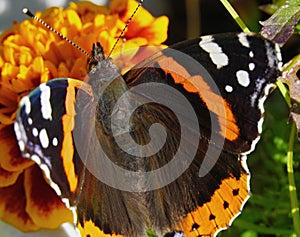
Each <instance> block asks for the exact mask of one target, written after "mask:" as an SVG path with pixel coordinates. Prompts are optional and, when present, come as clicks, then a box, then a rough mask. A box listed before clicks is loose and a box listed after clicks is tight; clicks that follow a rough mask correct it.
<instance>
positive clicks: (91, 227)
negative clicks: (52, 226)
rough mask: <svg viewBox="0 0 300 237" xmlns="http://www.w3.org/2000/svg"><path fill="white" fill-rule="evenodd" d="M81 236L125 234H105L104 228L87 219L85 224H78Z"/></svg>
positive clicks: (110, 236)
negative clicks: (101, 228)
mask: <svg viewBox="0 0 300 237" xmlns="http://www.w3.org/2000/svg"><path fill="white" fill-rule="evenodd" d="M77 228H78V230H79V232H80V235H81V236H84V237H86V236H91V237H94V236H97V237H123V235H116V234H105V233H104V232H103V231H102V230H100V229H99V227H97V226H96V225H95V224H94V223H93V222H92V221H91V220H89V221H85V222H84V226H81V224H78V226H77Z"/></svg>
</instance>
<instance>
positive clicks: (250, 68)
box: [248, 63, 255, 71]
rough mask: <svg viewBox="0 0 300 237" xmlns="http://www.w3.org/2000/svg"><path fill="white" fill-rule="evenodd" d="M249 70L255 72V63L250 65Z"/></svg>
mask: <svg viewBox="0 0 300 237" xmlns="http://www.w3.org/2000/svg"><path fill="white" fill-rule="evenodd" d="M248 66H249V70H250V71H253V70H254V68H255V63H249V65H248Z"/></svg>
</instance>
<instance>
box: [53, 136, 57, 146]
mask: <svg viewBox="0 0 300 237" xmlns="http://www.w3.org/2000/svg"><path fill="white" fill-rule="evenodd" d="M52 145H53V146H57V145H58V140H57V138H56V137H54V138H53V140H52Z"/></svg>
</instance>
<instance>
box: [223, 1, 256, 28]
mask: <svg viewBox="0 0 300 237" xmlns="http://www.w3.org/2000/svg"><path fill="white" fill-rule="evenodd" d="M220 2H221V3H222V4H223V5H224V7H225V8H226V9H227V11H228V12H229V13H230V15H231V16H232V18H233V19H234V20H235V22H236V23H237V24H238V25H239V27H240V28H241V29H242V31H243V32H250V30H249V29H248V27H247V26H246V24H245V23H244V22H243V20H242V19H241V18H240V16H239V15H238V13H237V12H236V11H235V10H234V8H233V7H232V6H231V4H230V3H229V2H228V1H227V0H220Z"/></svg>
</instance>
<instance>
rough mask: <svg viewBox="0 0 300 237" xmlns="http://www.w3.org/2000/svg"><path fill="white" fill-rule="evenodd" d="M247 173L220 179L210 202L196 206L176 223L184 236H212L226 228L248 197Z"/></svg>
mask: <svg viewBox="0 0 300 237" xmlns="http://www.w3.org/2000/svg"><path fill="white" fill-rule="evenodd" d="M248 189H249V175H247V174H242V175H241V177H240V179H238V180H237V179H236V178H234V177H229V178H227V179H225V180H223V181H222V183H221V185H220V187H219V189H217V190H216V191H215V193H214V195H213V196H212V197H211V200H210V202H208V203H206V204H204V205H203V206H199V207H197V208H196V209H195V210H194V211H192V212H190V213H189V214H187V216H186V217H185V218H184V219H183V220H182V221H180V222H179V223H178V225H177V228H176V229H177V230H180V231H182V232H184V234H185V235H184V236H185V237H197V236H214V235H215V233H216V232H217V231H219V230H220V229H226V228H228V226H229V225H230V224H231V222H232V221H233V220H234V219H235V217H237V216H238V215H239V214H240V212H241V210H242V207H243V205H244V203H245V202H246V201H247V199H248V198H249V190H248Z"/></svg>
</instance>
